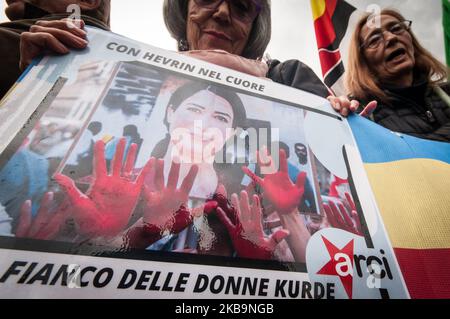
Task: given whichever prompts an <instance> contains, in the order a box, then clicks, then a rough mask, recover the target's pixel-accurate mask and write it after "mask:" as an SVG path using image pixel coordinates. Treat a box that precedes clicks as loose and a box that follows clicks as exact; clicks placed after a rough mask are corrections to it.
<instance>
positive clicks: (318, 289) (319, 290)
mask: <svg viewBox="0 0 450 319" xmlns="http://www.w3.org/2000/svg"><path fill="white" fill-rule="evenodd" d="M323 297H325V287H324V286H323V285H322V283H320V282H315V283H314V299H323Z"/></svg>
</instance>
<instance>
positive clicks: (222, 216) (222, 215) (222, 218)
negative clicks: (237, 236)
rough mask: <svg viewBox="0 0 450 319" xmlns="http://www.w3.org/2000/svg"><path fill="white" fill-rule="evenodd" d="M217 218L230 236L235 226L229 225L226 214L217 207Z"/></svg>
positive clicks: (229, 221)
mask: <svg viewBox="0 0 450 319" xmlns="http://www.w3.org/2000/svg"><path fill="white" fill-rule="evenodd" d="M216 214H217V217H218V218H219V220H220V222H221V223H222V224H223V225H224V226H225V228H226V229H227V231H228V233H229V234H230V235H231V234H233V233H234V230H235V226H234V225H233V224H232V223H231V220H230V219H229V218H228V216H227V214H225V212H224V211H223V209H222V208H220V207H218V208H217V210H216Z"/></svg>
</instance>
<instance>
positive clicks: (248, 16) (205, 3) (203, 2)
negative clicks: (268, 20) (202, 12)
mask: <svg viewBox="0 0 450 319" xmlns="http://www.w3.org/2000/svg"><path fill="white" fill-rule="evenodd" d="M224 1H226V2H228V5H229V8H230V14H231V16H232V17H233V18H235V19H237V20H239V21H242V22H252V21H253V19H255V18H256V16H257V15H258V14H259V12H260V11H261V4H260V3H259V1H258V0H194V2H195V4H196V5H198V6H199V7H203V8H206V9H209V10H216V9H217V8H218V7H219V6H220V5H221V4H222V2H224Z"/></svg>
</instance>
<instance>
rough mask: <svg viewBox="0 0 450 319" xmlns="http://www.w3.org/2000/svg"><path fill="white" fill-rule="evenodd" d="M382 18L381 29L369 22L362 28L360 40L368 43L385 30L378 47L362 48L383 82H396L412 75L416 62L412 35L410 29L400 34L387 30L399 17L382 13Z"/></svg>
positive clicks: (376, 74)
mask: <svg viewBox="0 0 450 319" xmlns="http://www.w3.org/2000/svg"><path fill="white" fill-rule="evenodd" d="M380 20H381V29H380V28H376V27H373V26H372V24H369V23H368V24H366V25H365V26H364V27H363V28H362V30H361V35H360V41H361V43H363V44H368V43H370V40H371V38H373V37H374V36H375V37H377V36H378V35H380V34H381V32H384V33H382V36H384V40H382V41H381V43H380V45H378V47H376V48H369V47H367V46H365V47H363V48H361V50H362V51H363V54H364V56H365V58H366V61H367V63H368V64H369V67H370V69H371V70H372V72H374V74H375V76H376V77H377V78H378V79H379V80H380V81H381V82H382V83H383V82H387V83H396V82H397V81H398V80H399V79H400V78H402V77H404V76H405V75H412V72H413V69H414V64H415V58H414V46H413V42H412V37H411V34H410V33H409V31H408V30H406V31H404V32H402V33H400V34H393V33H391V32H389V31H386V30H391V29H392V27H393V26H394V25H396V24H398V23H399V22H400V21H399V20H398V19H397V18H394V17H392V16H389V15H382V16H381V19H380Z"/></svg>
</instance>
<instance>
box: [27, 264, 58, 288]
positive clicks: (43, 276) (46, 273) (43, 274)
mask: <svg viewBox="0 0 450 319" xmlns="http://www.w3.org/2000/svg"><path fill="white" fill-rule="evenodd" d="M53 266H54V264H46V265H45V266H44V267H42V268H41V270H39V271H38V272H37V273H36V274H35V275H34V276H33V277H31V279H30V280H29V281H28V282H27V285H31V284H34V282H35V281H41V285H46V284H47V283H48V281H49V280H50V275H51V274H52V270H53Z"/></svg>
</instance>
